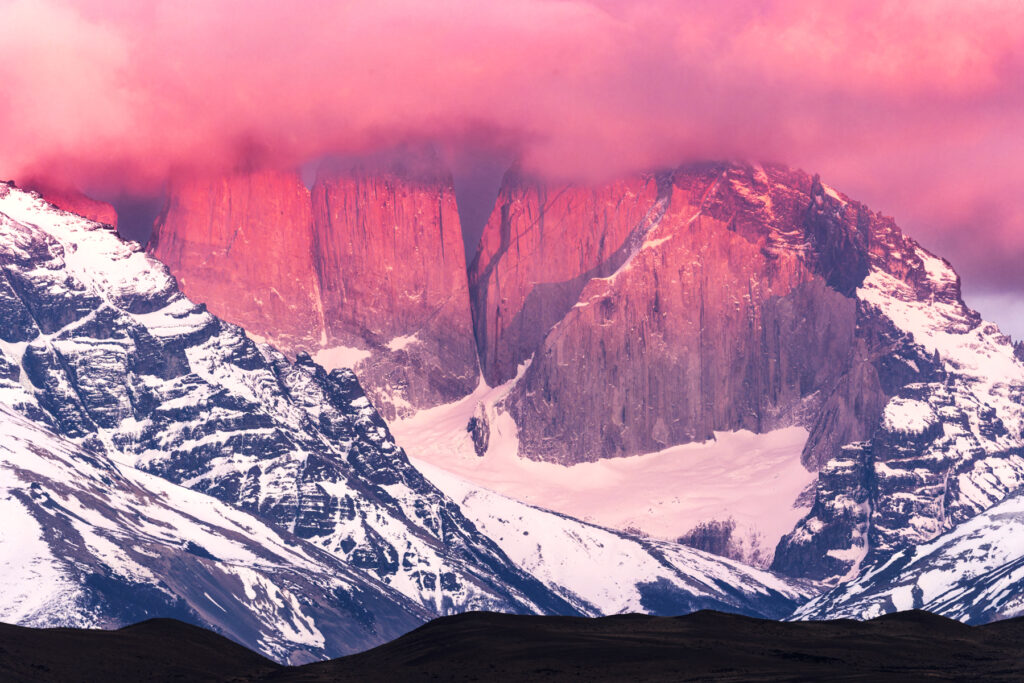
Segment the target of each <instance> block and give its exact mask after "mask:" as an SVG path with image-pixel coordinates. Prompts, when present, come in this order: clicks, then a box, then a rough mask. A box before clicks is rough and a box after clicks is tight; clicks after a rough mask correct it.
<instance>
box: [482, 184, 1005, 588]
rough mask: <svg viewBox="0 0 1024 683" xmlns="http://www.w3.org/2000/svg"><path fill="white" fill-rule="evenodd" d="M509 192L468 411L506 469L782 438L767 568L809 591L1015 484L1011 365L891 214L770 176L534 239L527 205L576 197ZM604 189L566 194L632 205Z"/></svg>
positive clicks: (485, 271) (542, 212)
mask: <svg viewBox="0 0 1024 683" xmlns="http://www.w3.org/2000/svg"><path fill="white" fill-rule="evenodd" d="M522 185H523V184H522V182H521V181H519V180H515V181H513V182H510V183H509V187H507V188H506V189H505V190H503V192H502V195H501V197H500V198H499V201H498V204H497V206H496V209H495V212H494V215H493V216H492V219H491V221H490V223H489V224H488V226H487V230H486V231H485V235H484V238H483V242H482V244H481V248H480V252H479V254H478V256H477V258H476V260H475V261H474V263H473V267H472V271H471V276H470V282H471V284H472V292H471V295H472V297H473V301H474V314H475V317H476V319H475V324H476V329H477V333H478V344H479V346H480V349H481V359H482V363H483V367H484V371H485V375H486V376H487V377H488V378H489V380H492V381H502V380H506V379H509V378H510V377H514V380H513V381H510V383H509V387H508V390H507V391H506V392H505V393H504V394H503V396H504V398H503V399H502V401H501V403H500V405H497V406H494V407H492V408H491V409H490V410H489V411H479V414H480V415H482V416H485V417H486V416H487V415H490V416H491V417H492V418H493V417H494V416H495V415H496V414H500V413H502V412H504V413H506V414H508V415H509V416H511V417H512V418H513V420H514V422H515V425H516V437H517V439H518V451H519V453H520V455H521V456H522V457H527V458H533V459H540V460H548V461H553V462H558V463H562V464H573V463H578V462H582V461H587V460H595V459H598V458H606V457H616V456H628V455H634V454H642V453H647V452H652V451H657V450H661V449H664V448H666V447H669V446H673V445H676V444H680V443H686V442H690V441H703V440H706V439H709V438H712V436H713V433H714V431H731V430H736V429H749V430H753V431H767V430H771V429H774V428H777V427H782V426H788V425H803V426H805V427H806V428H807V429H808V430H809V432H810V437H809V439H808V441H807V444H806V446H805V448H804V452H803V460H804V462H805V464H806V465H807V466H808V467H809V468H812V469H815V470H818V469H820V470H821V475H820V477H819V482H818V485H817V489H816V499H815V503H814V508H813V510H812V512H811V514H810V515H809V516H808V518H807V519H806V520H804V522H803V523H801V524H800V525H799V526H798V528H797V530H796V531H795V532H794V533H793V534H790V535H789V536H788V537H786V538H784V539H783V541H782V543H780V545H779V548H778V551H777V553H776V556H775V560H774V565H773V567H774V568H775V569H777V570H780V571H783V572H786V573H791V574H795V575H800V576H808V577H813V578H817V579H835V578H837V577H839V576H842V575H844V574H845V573H847V572H849V571H852V570H855V569H856V568H857V567H859V566H861V565H862V564H863V563H864V562H868V563H870V562H873V561H875V560H876V559H879V558H883V557H884V556H885V555H886V554H887V553H889V552H892V551H893V550H894V549H897V548H899V547H903V546H905V545H909V544H914V543H919V542H923V541H926V540H928V539H930V538H932V537H934V536H935V535H936V534H938V533H940V532H941V531H943V530H944V529H948V528H950V527H951V526H953V525H955V524H957V523H959V522H961V521H963V520H964V519H967V518H968V517H970V516H972V515H974V514H977V513H978V512H980V511H981V510H984V509H985V508H987V507H988V506H990V505H992V504H994V503H996V502H998V501H999V500H1001V499H1002V497H1003V496H1005V495H1006V494H1007V493H1008V492H1010V491H1013V490H1015V489H1016V488H1017V487H1018V486H1019V485H1020V483H1021V472H1022V469H1021V464H1022V463H1021V461H1020V459H1019V457H1018V456H1017V455H1016V453H1018V452H1019V450H1015V449H1019V448H1020V446H1021V437H1022V435H1021V430H1020V424H1021V400H1020V395H1021V387H1022V386H1024V367H1022V365H1021V363H1020V362H1019V360H1017V359H1016V358H1015V356H1014V349H1013V347H1012V345H1011V344H1010V341H1009V340H1008V339H1007V338H1005V337H1003V336H1002V335H1000V334H999V332H998V329H997V328H995V327H994V326H992V325H990V324H987V323H984V322H983V321H982V320H981V319H980V317H979V316H978V315H977V314H976V313H974V312H973V311H971V310H970V309H968V308H967V307H966V306H964V304H963V302H962V300H961V299H960V293H959V280H958V278H957V276H956V274H955V273H954V272H953V271H952V269H951V268H950V267H949V265H948V264H947V263H945V262H943V261H942V260H940V259H938V258H936V257H934V256H932V255H931V254H929V253H928V252H926V251H925V250H923V249H922V248H921V247H920V246H918V245H917V244H916V243H915V242H913V241H912V240H910V239H909V238H907V237H905V236H904V235H903V234H902V233H901V232H900V230H899V229H898V228H897V227H896V225H895V224H894V223H893V222H892V220H891V219H888V218H886V217H884V216H881V215H879V214H876V213H874V212H871V211H870V210H868V209H867V208H866V207H864V206H863V205H861V204H858V203H856V202H854V201H851V200H849V199H848V198H846V197H844V196H842V195H840V194H839V193H837V192H836V191H835V190H832V189H831V188H829V187H827V186H825V185H823V184H822V183H821V182H820V181H819V180H818V179H817V178H816V177H814V178H812V177H809V176H807V175H804V174H803V173H799V172H795V171H791V170H788V169H785V168H781V167H759V166H742V165H729V164H721V165H706V166H700V167H686V168H681V169H679V170H676V171H674V172H670V173H664V174H660V175H656V176H653V177H652V178H649V179H640V180H637V181H635V183H634V186H637V185H639V186H641V187H643V186H646V187H651V188H656V190H655V194H654V196H653V197H652V198H651V199H650V200H649V202H647V203H643V202H641V204H640V207H641V209H640V210H638V212H637V213H636V214H628V213H627V214H626V215H628V216H629V220H627V221H626V222H627V224H628V225H627V226H623V225H622V223H621V222H620V221H616V229H610V228H609V225H608V224H607V223H603V222H602V221H599V220H586V221H581V220H575V221H573V220H564V219H563V220H560V221H559V222H558V223H557V224H555V225H557V228H555V225H553V224H552V223H551V222H549V221H547V218H548V217H549V216H552V215H556V216H557V215H560V214H559V212H557V211H556V212H551V211H549V210H548V208H549V207H557V206H559V205H561V204H564V203H566V202H567V201H568V200H566V197H572V196H576V195H577V194H580V191H579V190H574V189H573V188H561V189H548V190H542V189H536V190H532V191H530V192H527V193H524V192H522V191H521V190H520V189H519V188H520V187H521V186H522ZM623 186H628V184H625V185H623V184H618V185H612V186H608V187H606V188H603V189H601V190H592V191H587V192H583V193H582V196H587V197H602V198H603V200H602V201H603V202H604V204H603V206H602V207H601V208H600V209H599V210H598V211H597V212H596V213H600V214H611V213H614V212H617V211H622V210H623V208H622V207H623V204H624V201H623V200H624V199H626V200H630V201H633V202H636V201H637V199H636V198H637V197H639V196H642V193H639V192H632V193H626V192H622V191H621V188H622V187H623ZM578 206H588V205H587V204H586V203H582V202H581V203H579V204H578ZM643 209H646V210H643ZM594 213H595V211H594V210H593V209H591V208H589V207H588V208H587V209H585V210H583V214H584V215H585V216H590V215H592V214H594ZM636 215H639V216H641V218H640V219H637V220H634V218H635V217H636ZM539 217H544V218H545V221H543V222H542V221H541V220H540V219H539ZM542 225H543V226H544V230H543V231H541V229H540V228H541V226H542ZM627 228H628V229H627ZM574 231H582V232H578V233H577V232H574ZM577 243H582V244H584V245H588V244H599V245H601V249H581V250H577V249H576V248H575V246H574V245H576V244H577ZM520 245H527V246H526V247H520ZM606 255H611V256H606ZM537 261H540V262H541V263H539V264H538V263H537ZM566 261H568V262H569V263H570V264H571V265H569V266H566V265H565V262H566ZM577 273H586V276H585V277H583V278H582V280H583V281H582V282H579V281H577V282H574V283H573V285H572V287H571V288H568V287H567V286H566V284H565V283H566V282H567V281H572V276H575V275H576V274H577ZM549 286H550V287H551V288H552V290H553V291H556V292H562V293H564V296H563V297H562V298H561V299H560V298H559V297H557V296H556V297H540V298H542V299H545V298H546V299H547V300H548V301H552V302H555V304H556V305H551V306H546V307H545V306H538V305H535V304H534V305H531V304H530V303H529V302H530V299H531V294H532V293H534V292H542V291H543V290H544V289H545V288H546V287H549ZM537 296H538V297H539V296H540V295H539V294H538V295H537ZM527 361H528V365H526V366H525V368H521V372H520V373H519V374H518V375H515V368H516V365H517V364H519V363H526V362H527ZM901 401H916V402H917V403H919V404H921V406H924V407H922V408H920V410H919V411H918V412H927V413H928V415H930V416H932V417H930V418H929V420H931V422H929V425H930V426H929V428H928V429H923V430H919V429H917V428H916V427H912V426H910V425H908V424H907V422H908V420H910V419H911V418H910V417H908V416H906V415H904V413H903V412H901V411H900V410H899V409H898V407H899V406H901V405H904V404H903V403H901ZM908 405H909V404H908ZM915 405H916V404H915ZM926 409H927V410H926ZM911 412H912V413H913V411H911ZM477 422H478V423H479V422H480V420H479V419H478V420H477ZM474 426H475V427H476V429H475V431H474V433H477V432H479V433H481V434H483V433H486V432H487V428H486V427H487V426H486V425H482V424H476V425H474ZM480 450H481V451H482V452H484V454H485V457H486V448H482V449H480Z"/></svg>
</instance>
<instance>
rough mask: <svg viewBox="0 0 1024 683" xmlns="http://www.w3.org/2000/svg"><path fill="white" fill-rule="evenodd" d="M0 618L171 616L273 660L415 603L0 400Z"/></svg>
mask: <svg viewBox="0 0 1024 683" xmlns="http://www.w3.org/2000/svg"><path fill="white" fill-rule="evenodd" d="M0 514H2V516H3V523H2V524H0V621H3V622H7V623H19V624H24V625H28V626H40V627H42V626H48V627H49V626H70V627H78V628H94V627H117V626H121V625H124V624H126V623H133V622H136V621H141V620H143V619H146V618H148V617H152V616H171V617H176V618H179V619H183V620H185V621H189V622H192V623H195V624H198V625H200V626H205V627H208V628H213V629H214V630H216V631H218V632H220V633H223V634H225V635H227V636H229V637H231V638H232V639H234V640H236V641H238V642H240V643H242V644H244V645H246V646H248V647H250V648H252V649H256V650H259V651H261V652H263V653H265V654H267V655H268V656H271V657H273V658H275V659H277V660H280V661H291V662H303V661H309V660H312V659H318V658H323V657H327V656H337V655H340V654H345V653H349V652H353V651H357V650H360V649H364V648H366V647H368V646H370V645H373V644H376V643H378V642H380V641H382V640H386V639H389V638H393V637H397V636H399V635H401V634H402V633H404V632H406V631H408V630H410V629H411V628H414V627H415V626H416V625H418V624H419V623H420V622H421V621H422V620H423V619H424V618H425V617H426V615H427V613H426V611H425V610H423V609H422V608H421V607H419V606H418V605H416V604H415V603H413V602H412V601H410V600H409V599H408V598H406V597H405V596H402V595H400V594H399V593H397V592H396V591H394V590H392V589H389V588H387V587H386V586H384V585H382V584H380V583H379V582H377V581H374V580H372V579H370V578H369V577H367V576H366V575H365V574H363V573H361V572H358V571H355V570H353V569H352V568H351V567H349V566H348V565H347V564H346V563H345V562H342V561H341V560H339V559H338V558H336V557H334V556H333V555H331V554H330V553H327V552H325V551H323V550H321V549H319V548H317V547H316V546H314V545H312V544H310V543H306V542H302V541H300V540H299V539H297V538H296V537H294V536H292V535H291V534H287V533H282V532H280V531H278V530H275V529H272V528H271V527H269V526H267V525H266V524H264V523H262V522H260V521H259V520H257V519H255V518H254V517H253V516H251V515H249V514H246V513H244V512H241V511H239V510H236V509H234V508H231V507H229V506H227V505H225V504H224V503H221V502H220V501H217V500H215V499H214V498H211V497H210V496H206V495H204V494H201V493H197V492H195V491H190V490H188V489H185V488H182V487H180V486H177V485H175V484H172V483H170V482H168V481H166V480H163V479H160V478H159V477H156V476H154V475H151V474H146V473H144V472H140V471H138V470H133V469H131V468H126V467H122V466H119V465H117V464H115V463H114V462H112V461H111V460H109V459H108V458H106V457H105V456H103V455H101V454H96V453H90V452H87V451H85V450H83V449H82V448H80V447H78V446H75V445H74V444H72V443H71V442H70V441H68V440H66V439H64V438H62V437H59V436H57V435H56V434H53V433H52V432H50V431H47V430H46V429H44V428H43V427H41V426H40V425H39V424H38V423H35V422H32V421H30V420H28V419H27V418H25V417H24V416H21V415H19V414H17V413H14V412H13V411H12V410H11V409H10V408H8V407H7V406H5V405H0Z"/></svg>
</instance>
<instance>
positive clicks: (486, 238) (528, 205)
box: [469, 170, 663, 386]
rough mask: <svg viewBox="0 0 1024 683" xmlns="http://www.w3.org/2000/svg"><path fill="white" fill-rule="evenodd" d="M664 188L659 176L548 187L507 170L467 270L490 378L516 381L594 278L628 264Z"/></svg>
mask: <svg viewBox="0 0 1024 683" xmlns="http://www.w3.org/2000/svg"><path fill="white" fill-rule="evenodd" d="M658 194H659V193H658V185H657V180H656V179H655V178H654V177H647V178H635V179H630V180H626V181H622V182H616V183H613V184H611V185H607V186H604V187H599V188H589V187H582V186H566V187H546V186H544V185H542V184H538V183H531V182H529V181H527V180H524V179H522V178H521V177H519V175H518V174H517V172H516V171H514V170H513V171H510V172H509V174H508V175H507V176H506V178H505V182H504V184H503V186H502V189H501V192H500V194H499V195H498V200H497V203H496V206H495V209H494V212H493V213H492V215H491V218H490V220H489V221H488V223H487V226H486V227H485V228H484V233H483V236H482V238H481V242H480V246H479V249H478V251H477V253H476V256H475V258H474V260H473V263H472V265H471V266H470V274H469V278H470V286H471V291H472V298H473V310H474V325H475V330H476V342H477V348H478V349H479V354H480V365H481V367H482V370H483V373H484V378H485V379H486V380H487V382H488V384H490V385H492V386H495V385H498V384H501V383H502V382H505V381H507V380H509V379H511V378H512V377H514V376H515V375H516V369H517V368H518V366H519V364H520V363H522V362H523V361H525V360H527V359H529V358H530V356H531V355H532V354H533V352H534V350H535V349H536V347H537V345H538V344H539V343H540V342H541V340H543V338H544V335H545V334H546V333H547V331H548V330H549V329H551V327H552V326H553V325H554V324H555V323H557V322H558V321H559V320H561V319H562V317H563V316H565V314H566V313H567V312H568V311H569V309H571V308H572V307H573V305H574V304H575V303H576V302H577V300H578V299H579V295H580V292H581V291H582V290H583V287H584V286H585V285H586V284H587V282H589V281H590V280H591V279H593V278H595V277H605V276H607V275H610V274H611V273H612V272H614V271H615V269H616V268H618V267H619V266H620V265H621V264H622V263H623V262H624V261H625V259H626V256H627V250H628V248H629V244H628V242H629V241H630V240H629V237H630V235H634V236H640V235H642V234H643V232H644V231H645V230H646V229H647V227H649V226H648V225H647V223H648V222H649V221H650V220H652V219H653V218H654V216H656V215H657V213H658V211H659V210H662V209H663V206H658V205H657V199H658Z"/></svg>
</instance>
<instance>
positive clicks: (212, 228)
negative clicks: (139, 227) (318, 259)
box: [149, 171, 323, 349]
mask: <svg viewBox="0 0 1024 683" xmlns="http://www.w3.org/2000/svg"><path fill="white" fill-rule="evenodd" d="M312 243H313V233H312V221H311V218H310V205H309V191H308V190H307V189H306V188H305V186H303V184H302V182H301V180H300V179H299V177H298V175H297V174H289V173H278V172H269V171H266V172H249V173H237V174H234V175H230V176H226V177H221V178H213V179H188V180H180V181H177V182H175V183H173V184H172V185H171V189H170V192H169V197H168V201H167V205H166V206H165V208H164V210H163V212H162V213H161V214H160V216H159V217H158V218H157V222H156V225H155V226H154V229H153V235H152V237H151V238H150V242H149V252H150V253H151V254H153V255H154V256H156V257H157V258H159V259H160V260H161V261H163V262H164V264H166V265H167V267H169V268H170V269H171V272H172V273H174V275H175V277H176V278H177V280H178V285H179V286H180V287H181V290H182V292H184V293H185V295H186V296H188V297H190V298H193V299H194V300H196V301H201V302H203V303H205V304H206V306H207V308H208V309H209V310H210V312H211V313H213V314H214V315H217V316H219V317H222V318H224V319H225V320H228V321H230V322H233V323H235V324H237V325H241V326H242V327H244V328H245V329H246V330H248V331H249V332H250V333H252V334H255V335H258V336H261V337H266V338H272V339H274V341H275V342H277V343H278V344H279V345H280V346H281V347H282V348H285V349H298V348H310V347H312V346H313V345H315V344H317V343H319V342H320V341H321V339H322V336H323V333H322V332H323V320H322V318H321V316H320V310H319V302H320V294H319V280H318V278H317V277H316V271H315V270H314V268H313V251H312V248H311V247H312Z"/></svg>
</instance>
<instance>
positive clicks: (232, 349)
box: [0, 184, 572, 615]
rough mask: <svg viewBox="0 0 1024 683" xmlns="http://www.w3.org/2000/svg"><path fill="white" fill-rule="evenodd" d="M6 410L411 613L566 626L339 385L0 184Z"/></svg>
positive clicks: (1, 359) (98, 231) (97, 230)
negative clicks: (551, 620)
mask: <svg viewBox="0 0 1024 683" xmlns="http://www.w3.org/2000/svg"><path fill="white" fill-rule="evenodd" d="M0 403H5V404H7V405H9V406H12V407H13V408H15V409H16V410H18V411H19V412H21V413H22V414H24V415H26V416H28V417H29V418H30V419H32V420H35V421H37V422H38V423H40V424H42V425H45V426H47V427H48V428H49V429H51V430H52V431H54V432H55V433H57V434H59V435H61V436H64V437H66V438H69V439H73V440H75V441H76V442H77V443H79V444H82V445H83V446H85V447H87V448H88V449H89V450H90V451H92V452H95V453H97V454H100V455H105V456H106V457H109V458H112V459H114V460H117V461H118V462H120V463H123V464H126V465H129V466H133V467H137V468H139V469H142V470H145V471H147V472H150V473H154V474H157V475H160V476H162V477H164V478H167V479H169V480H171V481H173V482H176V483H179V484H181V485H183V486H186V487H188V488H191V489H195V490H197V491H200V492H204V493H207V494H209V495H211V496H214V497H215V498H218V499H220V500H221V501H223V502H225V503H228V504H230V505H233V506H235V507H237V508H239V509H241V510H244V511H247V512H250V513H252V514H254V515H257V516H259V517H260V518H261V519H263V520H265V521H267V522H268V523H270V524H272V525H273V526H275V527H276V528H278V529H282V530H285V531H288V532H290V533H294V534H295V535H296V536H298V537H301V538H305V539H308V540H310V541H311V542H313V543H315V544H316V545H318V546H320V547H322V548H324V549H325V550H327V551H328V552H330V553H332V554H333V555H335V556H336V557H337V558H338V559H340V560H343V561H345V562H347V563H348V564H349V565H351V566H352V567H354V568H356V569H358V570H360V571H362V572H365V573H366V574H368V575H369V577H371V578H373V579H376V580H379V581H381V582H383V583H384V584H387V585H388V586H391V587H392V588H394V589H395V590H397V591H399V592H400V593H402V594H404V595H406V596H408V597H409V598H411V599H413V600H414V601H415V602H417V603H419V604H421V605H423V606H424V607H425V608H426V610H427V612H428V613H429V614H435V615H436V614H446V613H450V612H455V611H461V610H467V609H493V610H508V611H525V612H542V613H543V612H571V611H572V608H571V607H570V606H569V605H567V604H566V603H565V602H564V601H563V600H561V599H560V598H558V597H557V596H556V595H555V594H553V593H552V592H551V591H549V590H548V589H547V588H545V587H544V586H543V585H542V584H541V583H540V582H538V581H537V580H536V579H534V578H533V577H531V576H529V575H527V574H525V573H524V572H522V571H520V570H518V569H517V568H516V567H515V566H514V565H513V564H512V563H511V562H509V560H508V559H507V558H506V557H505V556H504V555H503V554H502V552H501V551H500V549H498V547H497V546H496V545H494V544H493V543H492V542H491V541H489V540H488V539H487V538H486V537H485V536H483V535H481V534H479V533H478V532H477V531H476V529H475V528H473V526H472V524H470V523H469V522H468V521H467V520H466V519H465V518H464V517H463V516H462V514H461V512H460V511H459V508H458V506H457V505H455V504H454V503H453V502H452V501H451V500H449V499H448V498H446V497H445V496H444V495H443V494H442V493H441V492H439V491H438V490H437V489H436V488H434V487H433V486H432V485H430V483H429V482H427V481H426V480H425V479H424V478H423V477H422V476H421V475H420V474H419V472H417V471H416V470H415V469H414V468H413V467H412V466H411V465H410V464H409V462H408V460H407V459H406V458H405V455H404V453H403V452H402V451H401V450H400V449H399V448H398V447H396V445H395V443H394V441H393V439H392V438H391V435H390V433H389V432H388V429H387V426H386V425H385V424H384V422H383V421H382V420H381V419H380V417H379V415H377V413H376V412H375V411H374V410H373V408H372V407H371V406H370V404H369V401H368V400H367V398H366V396H365V395H364V393H363V392H362V390H361V388H360V386H359V384H358V382H357V381H356V379H355V377H354V375H352V373H351V372H349V371H340V370H339V371H334V372H332V373H330V374H328V373H327V372H325V371H324V370H323V369H322V368H321V367H319V366H317V365H316V364H315V363H313V362H312V361H311V360H310V359H309V357H308V356H300V357H299V359H298V360H297V361H296V362H294V363H293V362H290V361H289V360H288V359H286V358H285V357H284V356H283V355H281V354H280V353H278V352H277V351H275V350H274V349H272V348H270V347H269V346H265V345H263V346H257V345H256V344H255V343H254V342H253V341H251V340H250V339H249V338H248V337H247V336H246V335H245V333H244V332H243V331H242V330H241V329H240V328H237V327H235V326H232V325H228V324H226V323H223V322H222V321H220V320H218V319H217V318H215V317H213V316H211V315H210V314H209V313H207V312H206V311H205V309H204V308H203V307H201V306H197V305H195V304H193V303H191V302H190V301H189V300H188V299H186V298H185V297H184V296H183V295H182V294H181V293H180V291H179V290H178V289H177V286H176V284H175V281H174V279H173V278H172V277H171V276H170V275H169V274H168V272H167V269H166V268H165V267H164V266H162V265H161V264H160V263H159V262H157V261H155V260H154V259H152V258H151V257H148V256H147V255H146V254H145V253H143V252H142V251H141V250H140V249H139V248H138V247H137V246H136V245H132V244H130V243H127V242H124V241H122V240H120V239H119V238H118V237H117V236H116V235H115V234H114V233H113V232H112V231H111V230H110V229H109V228H108V227H106V226H103V225H100V224H97V223H92V222H90V221H88V220H85V219H82V218H80V217H77V216H74V215H72V214H68V213H64V212H62V211H59V210H57V209H56V208H54V207H53V206H51V205H49V204H47V203H46V202H45V201H43V200H42V199H41V198H40V197H39V196H38V195H34V194H31V193H26V192H23V191H21V190H19V189H17V188H15V187H11V186H8V185H7V184H0Z"/></svg>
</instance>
